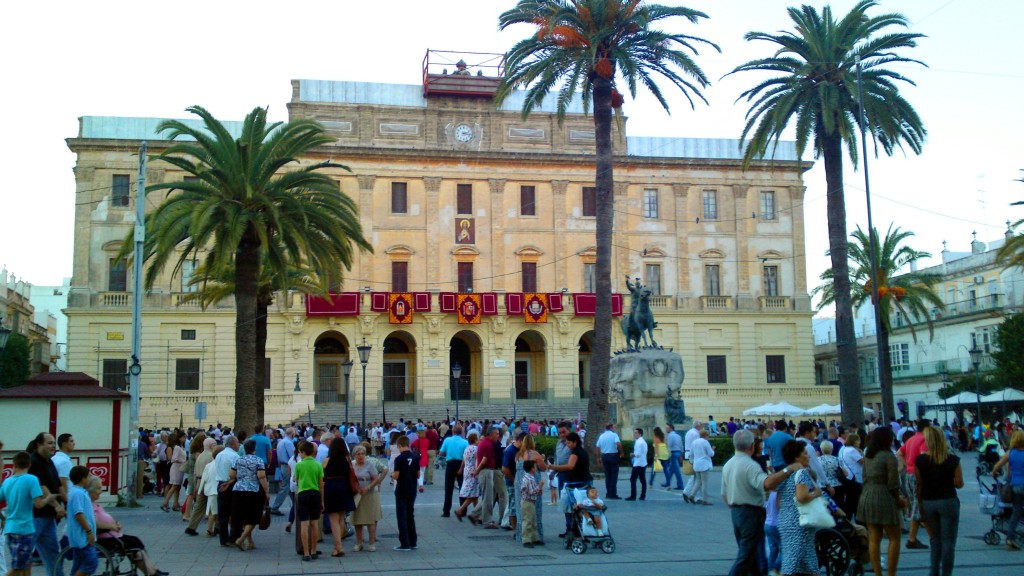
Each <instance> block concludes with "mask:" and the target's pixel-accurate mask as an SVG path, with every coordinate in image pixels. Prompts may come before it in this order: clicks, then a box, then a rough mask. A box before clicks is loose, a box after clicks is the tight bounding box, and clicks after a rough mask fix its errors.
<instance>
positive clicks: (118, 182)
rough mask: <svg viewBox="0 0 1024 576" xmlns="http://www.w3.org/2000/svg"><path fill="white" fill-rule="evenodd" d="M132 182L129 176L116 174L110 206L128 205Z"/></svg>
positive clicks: (111, 188)
mask: <svg viewBox="0 0 1024 576" xmlns="http://www.w3.org/2000/svg"><path fill="white" fill-rule="evenodd" d="M130 182H131V180H130V178H129V176H128V175H127V174H114V180H113V184H112V185H111V187H110V204H111V205H112V206H121V207H124V206H127V205H128V202H129V198H130V196H129V189H130V188H131V186H130Z"/></svg>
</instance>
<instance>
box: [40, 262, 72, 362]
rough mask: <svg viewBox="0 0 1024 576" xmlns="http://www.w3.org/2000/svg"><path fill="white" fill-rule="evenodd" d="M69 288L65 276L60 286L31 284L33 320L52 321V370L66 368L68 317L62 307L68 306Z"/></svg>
mask: <svg viewBox="0 0 1024 576" xmlns="http://www.w3.org/2000/svg"><path fill="white" fill-rule="evenodd" d="M70 290H71V278H65V279H64V282H63V283H62V284H61V285H60V286H32V290H31V297H32V305H33V306H35V308H36V314H35V321H36V323H37V324H39V325H41V326H42V325H45V324H44V323H49V322H51V320H50V318H51V317H52V322H53V324H54V327H53V331H52V334H51V336H50V367H51V369H52V370H57V371H60V372H64V371H66V370H67V368H68V366H67V342H68V317H67V316H66V315H65V314H64V309H65V308H67V307H68V292H69V291H70Z"/></svg>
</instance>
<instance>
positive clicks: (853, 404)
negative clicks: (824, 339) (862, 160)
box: [822, 133, 864, 425]
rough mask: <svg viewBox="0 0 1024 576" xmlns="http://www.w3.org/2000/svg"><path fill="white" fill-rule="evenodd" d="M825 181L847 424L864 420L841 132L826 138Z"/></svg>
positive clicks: (844, 410)
mask: <svg viewBox="0 0 1024 576" xmlns="http://www.w3.org/2000/svg"><path fill="white" fill-rule="evenodd" d="M822 156H824V159H825V183H826V185H827V187H828V194H827V196H826V197H827V199H828V206H827V209H826V210H827V215H828V249H829V256H830V257H831V258H832V271H833V274H832V283H833V289H834V290H835V306H836V352H837V354H838V356H839V398H840V400H841V402H842V404H843V423H845V424H846V425H850V424H858V425H859V424H861V423H863V421H864V401H863V398H862V397H861V388H860V368H859V363H858V361H857V338H856V336H855V335H854V332H853V303H852V301H851V298H850V263H849V261H848V259H847V258H848V251H847V245H846V243H847V233H846V200H845V198H844V194H843V143H842V140H841V139H840V137H839V134H838V133H836V134H826V135H825V136H824V137H823V138H822Z"/></svg>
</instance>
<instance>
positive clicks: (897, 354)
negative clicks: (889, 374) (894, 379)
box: [889, 344, 910, 372]
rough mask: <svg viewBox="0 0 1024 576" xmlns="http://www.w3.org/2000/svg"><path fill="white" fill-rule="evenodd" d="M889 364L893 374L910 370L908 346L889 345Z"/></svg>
mask: <svg viewBox="0 0 1024 576" xmlns="http://www.w3.org/2000/svg"><path fill="white" fill-rule="evenodd" d="M889 363H890V364H891V365H892V369H893V372H897V371H902V370H909V369H910V344H890V345H889Z"/></svg>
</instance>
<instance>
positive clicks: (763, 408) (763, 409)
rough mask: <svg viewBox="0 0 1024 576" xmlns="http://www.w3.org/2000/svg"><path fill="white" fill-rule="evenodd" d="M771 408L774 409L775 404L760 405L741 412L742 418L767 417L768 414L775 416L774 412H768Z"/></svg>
mask: <svg viewBox="0 0 1024 576" xmlns="http://www.w3.org/2000/svg"><path fill="white" fill-rule="evenodd" d="M773 408H775V404H773V403H771V402H766V403H764V404H761V405H760V406H754V407H753V408H747V409H746V410H744V411H743V415H744V416H768V415H770V414H776V412H771V411H770V410H772V409H773Z"/></svg>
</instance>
